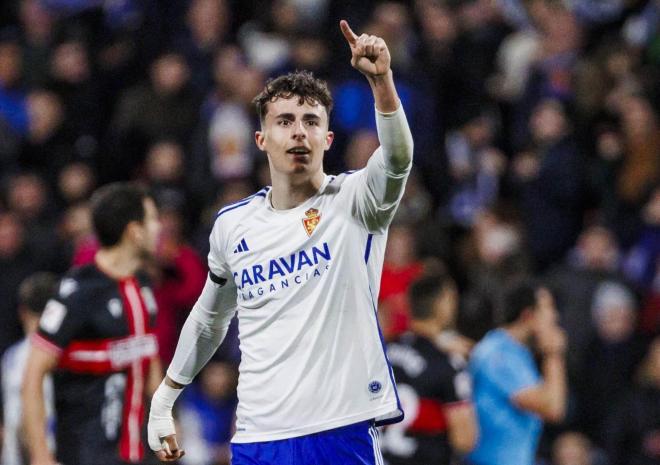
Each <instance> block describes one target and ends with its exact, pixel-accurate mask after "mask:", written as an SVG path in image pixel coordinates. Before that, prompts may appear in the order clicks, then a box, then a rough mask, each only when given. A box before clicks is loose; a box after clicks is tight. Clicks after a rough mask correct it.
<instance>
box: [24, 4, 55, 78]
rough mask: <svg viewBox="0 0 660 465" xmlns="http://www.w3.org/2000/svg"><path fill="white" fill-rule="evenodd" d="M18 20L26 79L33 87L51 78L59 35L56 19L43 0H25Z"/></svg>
mask: <svg viewBox="0 0 660 465" xmlns="http://www.w3.org/2000/svg"><path fill="white" fill-rule="evenodd" d="M15 4H17V6H18V10H19V11H18V15H17V16H18V18H17V19H18V22H19V23H20V31H21V48H22V57H23V81H24V83H25V85H26V86H28V87H29V88H31V89H34V88H40V87H42V86H44V85H46V83H47V81H48V61H49V56H50V51H51V47H52V44H53V39H54V38H55V35H56V28H55V26H56V24H55V18H54V17H53V14H52V12H50V11H49V10H48V9H47V8H46V7H45V5H44V4H43V2H42V1H41V0H21V1H20V2H15Z"/></svg>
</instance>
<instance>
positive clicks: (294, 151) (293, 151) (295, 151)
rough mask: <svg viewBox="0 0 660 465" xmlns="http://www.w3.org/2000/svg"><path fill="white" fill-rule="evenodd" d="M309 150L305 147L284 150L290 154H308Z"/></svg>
mask: <svg viewBox="0 0 660 465" xmlns="http://www.w3.org/2000/svg"><path fill="white" fill-rule="evenodd" d="M311 152H312V151H311V150H309V149H308V148H307V147H292V148H290V149H289V150H287V151H286V153H290V154H291V155H309V154H310V153H311Z"/></svg>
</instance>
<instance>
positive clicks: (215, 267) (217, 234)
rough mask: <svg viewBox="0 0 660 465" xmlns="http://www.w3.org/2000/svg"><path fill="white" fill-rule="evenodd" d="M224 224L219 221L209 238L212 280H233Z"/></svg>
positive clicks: (209, 263) (209, 260) (209, 262)
mask: <svg viewBox="0 0 660 465" xmlns="http://www.w3.org/2000/svg"><path fill="white" fill-rule="evenodd" d="M222 225H223V222H222V221H221V220H220V219H217V220H216V222H215V224H214V225H213V229H212V230H211V234H210V236H209V245H210V247H209V255H208V265H209V271H210V272H211V275H210V277H211V279H212V280H214V281H215V280H216V279H219V280H231V277H232V276H231V270H230V269H229V265H228V263H227V258H226V257H227V254H226V244H227V240H226V238H225V236H226V234H225V231H224V228H223V226H222Z"/></svg>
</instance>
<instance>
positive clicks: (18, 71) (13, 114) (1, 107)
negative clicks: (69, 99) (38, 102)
mask: <svg viewBox="0 0 660 465" xmlns="http://www.w3.org/2000/svg"><path fill="white" fill-rule="evenodd" d="M14 35H15V34H12V32H11V31H6V30H3V31H0V170H2V171H3V172H6V171H8V170H15V169H16V168H17V165H18V156H19V148H20V143H21V139H22V138H23V137H25V136H26V135H27V133H28V128H29V116H28V110H27V102H26V92H25V89H24V88H23V86H22V82H21V77H22V73H23V70H22V59H21V49H20V45H19V42H18V38H17V37H14Z"/></svg>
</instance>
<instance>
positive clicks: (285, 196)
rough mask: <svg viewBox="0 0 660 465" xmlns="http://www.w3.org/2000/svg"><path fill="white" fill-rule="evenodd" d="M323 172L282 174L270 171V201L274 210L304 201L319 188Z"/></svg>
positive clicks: (287, 208)
mask: <svg viewBox="0 0 660 465" xmlns="http://www.w3.org/2000/svg"><path fill="white" fill-rule="evenodd" d="M324 179H325V174H323V171H318V172H316V173H314V174H313V175H311V176H310V175H309V174H307V173H305V174H302V173H301V174H300V175H298V174H282V173H276V172H274V171H271V180H272V183H273V189H272V190H271V194H270V195H271V197H270V201H271V204H272V206H273V208H274V209H275V210H290V209H292V208H296V207H297V206H299V205H301V204H303V203H305V202H306V201H307V200H308V199H310V198H311V197H313V196H314V195H316V194H317V193H318V191H319V189H321V185H322V184H323V180H324Z"/></svg>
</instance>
